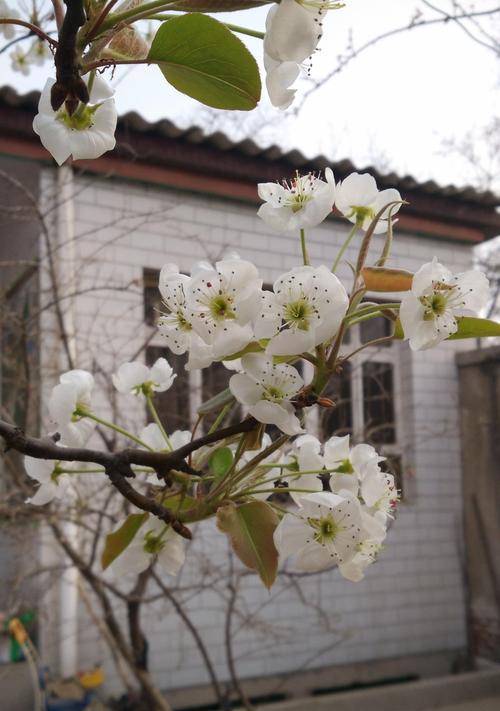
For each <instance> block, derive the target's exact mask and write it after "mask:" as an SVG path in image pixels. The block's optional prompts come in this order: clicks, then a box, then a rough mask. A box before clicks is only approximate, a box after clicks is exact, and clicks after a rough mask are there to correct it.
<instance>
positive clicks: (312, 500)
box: [274, 491, 363, 572]
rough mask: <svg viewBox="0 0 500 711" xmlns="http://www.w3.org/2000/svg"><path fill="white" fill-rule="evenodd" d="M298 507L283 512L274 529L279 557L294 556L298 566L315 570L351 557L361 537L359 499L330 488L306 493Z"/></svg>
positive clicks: (340, 563)
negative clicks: (345, 495)
mask: <svg viewBox="0 0 500 711" xmlns="http://www.w3.org/2000/svg"><path fill="white" fill-rule="evenodd" d="M300 503H301V508H299V509H298V510H297V511H294V512H293V513H287V514H285V515H284V516H283V518H282V520H281V521H280V523H279V524H278V527H277V528H276V530H275V532H274V543H275V546H276V548H277V550H278V553H279V556H280V559H281V560H285V559H286V558H288V557H289V556H293V557H294V561H295V567H296V568H297V569H298V570H304V571H309V572H315V571H318V570H324V569H325V568H329V567H331V566H332V565H334V564H339V565H343V564H344V563H347V562H348V561H350V560H351V559H352V558H353V557H354V555H355V554H356V552H357V550H358V544H359V543H360V541H361V540H362V526H363V522H362V518H361V508H360V505H359V502H358V501H357V500H356V499H355V498H354V497H349V496H347V497H343V496H339V495H337V494H332V493H330V492H324V491H323V492H318V493H313V494H306V495H305V496H303V497H302V498H301V502H300Z"/></svg>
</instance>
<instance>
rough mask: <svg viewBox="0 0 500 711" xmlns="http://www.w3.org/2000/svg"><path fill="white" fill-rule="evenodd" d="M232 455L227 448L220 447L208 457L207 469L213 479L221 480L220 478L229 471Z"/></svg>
mask: <svg viewBox="0 0 500 711" xmlns="http://www.w3.org/2000/svg"><path fill="white" fill-rule="evenodd" d="M233 459H234V457H233V453H232V451H231V450H230V449H229V447H220V448H219V449H216V450H215V452H214V453H213V454H212V456H211V457H210V461H209V464H208V466H209V469H210V474H212V475H213V476H214V477H215V479H216V480H217V479H222V477H223V476H224V475H225V474H226V472H228V471H229V469H230V467H231V464H232V463H233Z"/></svg>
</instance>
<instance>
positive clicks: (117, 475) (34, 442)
mask: <svg viewBox="0 0 500 711" xmlns="http://www.w3.org/2000/svg"><path fill="white" fill-rule="evenodd" d="M256 425H257V423H256V421H255V420H253V419H252V418H248V419H246V420H243V422H240V423H239V424H237V425H232V426H230V427H225V428H224V429H221V430H218V431H217V432H213V433H212V434H208V435H205V436H204V437H199V438H198V439H195V440H193V441H192V442H188V444H186V445H184V446H183V447H180V448H179V449H177V450H176V451H174V452H150V451H147V450H141V449H123V450H121V451H120V452H115V453H113V452H103V451H100V450H94V449H84V448H78V447H59V446H58V445H57V443H56V441H55V440H54V438H36V437H30V436H29V435H27V434H25V433H24V432H23V431H22V430H21V428H19V427H16V426H14V425H10V424H9V423H8V422H5V421H3V420H0V436H1V437H3V438H4V440H5V443H6V450H5V451H8V450H9V449H13V450H15V451H17V452H20V453H21V454H25V455H28V456H30V457H35V458H36V459H53V460H55V461H65V462H91V463H94V464H100V465H101V466H102V467H104V470H105V473H106V474H107V476H108V477H109V480H110V481H111V483H112V484H113V486H114V487H115V488H116V489H117V490H118V491H119V492H120V493H121V494H122V496H123V497H124V498H126V499H127V500H128V501H130V503H132V504H133V505H134V506H136V507H137V508H138V509H141V510H142V511H147V512H148V513H151V514H153V515H154V516H156V517H157V518H159V519H161V520H162V521H165V523H168V524H170V525H171V526H172V528H173V530H174V531H176V532H177V533H178V534H179V535H180V536H183V537H184V538H188V539H190V538H191V537H192V536H191V531H190V530H189V529H188V528H187V527H186V526H184V524H183V523H181V521H179V520H178V519H177V518H176V517H175V516H174V514H173V513H172V512H171V511H170V510H169V509H167V508H165V507H164V506H162V505H161V504H159V503H157V502H156V501H154V500H153V499H150V498H148V497H147V496H144V495H143V494H141V493H139V492H138V491H136V489H134V488H133V487H132V486H131V484H130V483H129V482H128V481H127V479H128V478H133V477H135V473H134V471H133V469H132V467H131V465H132V464H136V465H143V466H148V467H151V468H153V469H154V470H155V471H156V472H157V473H158V475H159V476H160V477H162V478H165V477H166V476H167V474H168V472H169V471H171V470H172V469H174V470H177V471H183V472H186V473H187V474H191V475H192V474H196V475H197V476H199V475H200V474H201V473H200V472H198V471H197V470H195V469H193V468H192V467H191V466H189V464H187V463H186V461H185V457H187V456H188V455H189V454H191V452H194V451H196V450H198V449H200V448H201V447H204V446H206V445H208V444H213V443H214V442H218V441H220V440H223V439H226V438H227V437H232V436H233V435H235V434H241V433H244V432H250V431H251V430H252V429H254V428H255V427H256Z"/></svg>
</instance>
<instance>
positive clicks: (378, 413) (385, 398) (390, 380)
mask: <svg viewBox="0 0 500 711" xmlns="http://www.w3.org/2000/svg"><path fill="white" fill-rule="evenodd" d="M363 411H364V421H365V438H366V441H368V442H373V443H374V444H390V443H392V442H395V426H394V372H393V366H392V364H391V363H363Z"/></svg>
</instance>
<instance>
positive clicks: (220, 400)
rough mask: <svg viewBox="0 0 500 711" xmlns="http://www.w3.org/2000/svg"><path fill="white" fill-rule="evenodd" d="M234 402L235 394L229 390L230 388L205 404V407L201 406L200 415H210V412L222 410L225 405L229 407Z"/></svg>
mask: <svg viewBox="0 0 500 711" xmlns="http://www.w3.org/2000/svg"><path fill="white" fill-rule="evenodd" d="M233 400H234V395H233V393H232V392H231V391H230V390H229V388H226V389H225V390H222V391H221V392H220V393H217V395H214V396H213V397H211V398H210V400H207V401H206V402H204V403H203V405H200V407H199V408H198V415H208V413H209V412H213V411H214V410H222V408H223V407H224V405H228V404H229V403H230V402H232V401H233Z"/></svg>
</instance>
